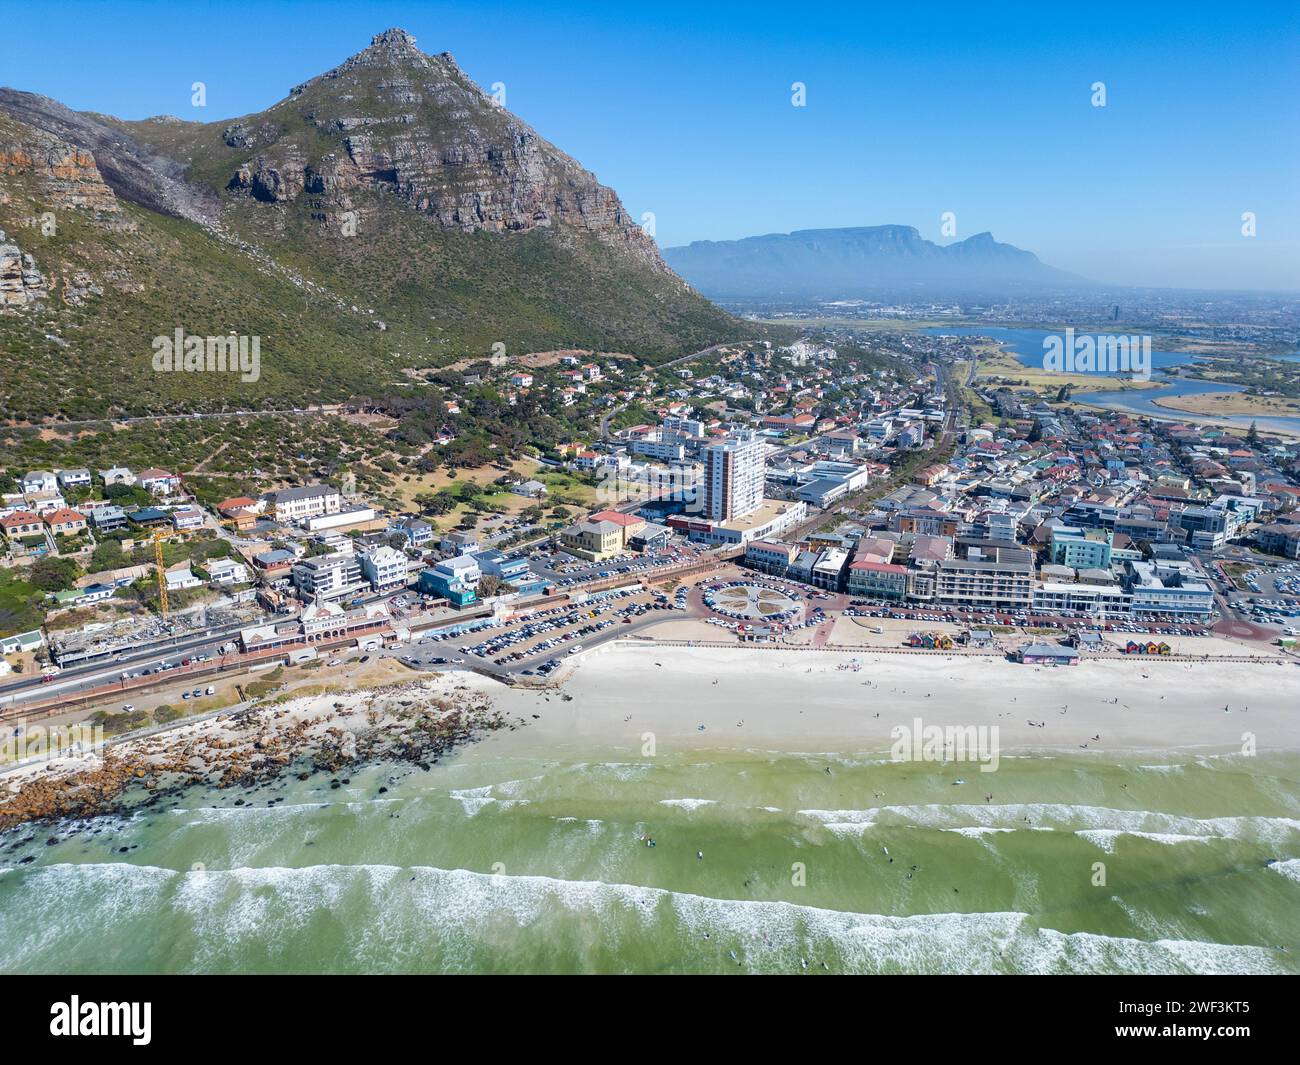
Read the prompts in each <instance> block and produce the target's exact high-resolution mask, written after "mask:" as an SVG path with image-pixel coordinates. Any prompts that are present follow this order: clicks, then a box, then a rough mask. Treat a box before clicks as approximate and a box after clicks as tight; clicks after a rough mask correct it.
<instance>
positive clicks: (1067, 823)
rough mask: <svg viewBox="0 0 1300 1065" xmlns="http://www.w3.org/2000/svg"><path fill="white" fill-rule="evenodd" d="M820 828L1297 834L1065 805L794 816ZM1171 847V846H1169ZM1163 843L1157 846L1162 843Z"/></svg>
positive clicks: (1286, 822) (1274, 826)
mask: <svg viewBox="0 0 1300 1065" xmlns="http://www.w3.org/2000/svg"><path fill="white" fill-rule="evenodd" d="M799 814H800V815H801V816H803V817H807V818H810V819H811V820H814V821H817V822H820V823H822V824H827V825H829V824H849V823H865V822H874V823H875V824H876V825H878V826H879V827H882V828H887V827H891V826H900V827H920V828H935V829H959V828H1011V829H1016V828H1031V827H1032V828H1039V829H1047V830H1050V831H1062V832H1075V833H1078V834H1079V835H1084V834H1085V832H1099V831H1100V832H1106V831H1109V832H1117V833H1127V834H1130V835H1137V834H1146V835H1149V836H1151V837H1153V838H1154V837H1155V836H1164V837H1174V836H1187V837H1189V838H1196V839H1215V838H1218V839H1245V840H1251V841H1257V842H1263V843H1272V844H1285V843H1287V842H1289V841H1292V840H1295V839H1296V838H1297V835H1298V834H1300V820H1296V819H1295V818H1290V817H1205V818H1198V817H1182V816H1179V815H1177V814H1165V813H1158V812H1155V811H1151V810H1120V809H1114V808H1111V807H1106V806H1082V805H1075V804H1071V803H1023V804H1007V805H991V804H977V803H969V804H966V803H957V804H951V805H948V804H939V803H935V804H920V805H916V806H881V807H874V808H870V809H864V810H815V809H812V810H800V811H799ZM1171 841H1172V840H1171ZM1162 842H1163V841H1162Z"/></svg>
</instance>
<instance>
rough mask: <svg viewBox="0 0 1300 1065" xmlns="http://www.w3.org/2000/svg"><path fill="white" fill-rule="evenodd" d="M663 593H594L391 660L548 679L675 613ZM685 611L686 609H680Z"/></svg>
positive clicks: (441, 637)
mask: <svg viewBox="0 0 1300 1065" xmlns="http://www.w3.org/2000/svg"><path fill="white" fill-rule="evenodd" d="M675 608H677V607H675V601H674V599H673V598H672V597H670V596H668V595H667V594H665V593H663V592H656V591H651V590H648V589H635V588H624V589H621V590H611V591H605V592H595V593H592V594H591V595H590V596H589V597H587V598H586V599H584V601H582V602H579V603H574V602H566V603H561V604H559V605H557V606H554V607H550V608H545V609H541V610H533V611H530V612H529V613H528V614H526V615H523V616H520V617H515V618H509V619H490V618H489V619H483V620H481V621H480V622H477V623H474V624H472V625H469V626H465V627H456V628H449V629H443V630H437V631H433V632H430V633H427V634H426V635H423V636H421V637H420V638H419V639H418V640H416V641H414V642H413V643H411V644H409V645H407V646H406V647H403V648H398V649H397V651H396V655H395V657H397V658H398V659H399V660H400V661H402V662H404V663H405V664H406V665H408V666H410V667H411V668H414V669H438V668H448V667H450V668H455V667H456V666H462V667H467V666H473V667H474V668H478V669H487V670H489V671H491V672H495V673H505V674H518V675H520V676H525V677H532V676H536V677H547V676H549V675H550V674H551V673H552V672H554V671H555V670H556V669H558V668H559V665H560V663H561V662H562V661H563V660H564V659H565V658H567V657H568V656H570V655H574V654H577V653H578V652H580V651H582V650H584V649H586V648H588V647H590V646H592V645H593V644H594V643H600V642H604V641H605V640H607V639H612V638H614V637H616V636H620V635H623V634H625V633H626V632H627V631H628V630H629V628H632V627H639V626H637V622H638V621H639V620H642V619H644V623H648V622H649V621H652V620H654V619H655V618H658V617H662V616H663V615H662V614H661V613H659V612H660V611H664V610H671V609H675ZM683 608H684V607H683Z"/></svg>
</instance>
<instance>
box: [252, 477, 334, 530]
mask: <svg viewBox="0 0 1300 1065" xmlns="http://www.w3.org/2000/svg"><path fill="white" fill-rule="evenodd" d="M262 498H263V499H264V500H265V501H266V505H267V509H268V510H270V512H271V515H272V517H274V518H275V520H276V521H280V522H301V521H305V520H306V519H307V518H316V517H320V516H321V515H323V514H337V513H338V512H339V510H340V509H342V506H343V496H342V495H341V494H340V493H339V490H338V489H337V488H335V487H333V486H332V485H328V484H305V485H301V486H300V487H298V488H281V489H279V490H278V491H275V492H267V493H266V495H264V496H263V497H262Z"/></svg>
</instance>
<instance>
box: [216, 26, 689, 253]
mask: <svg viewBox="0 0 1300 1065" xmlns="http://www.w3.org/2000/svg"><path fill="white" fill-rule="evenodd" d="M222 141H223V143H224V145H225V146H227V147H228V148H234V149H238V150H240V151H247V152H249V155H248V156H247V158H245V159H244V160H242V161H241V162H240V163H239V164H238V165H237V166H236V167H234V168H233V170H232V173H231V176H230V180H229V182H228V183H227V188H229V189H232V190H237V191H240V192H243V193H246V194H247V195H249V196H251V197H252V198H253V199H255V200H259V201H262V202H266V203H284V202H291V201H294V200H296V199H298V197H300V196H302V195H303V194H304V193H306V194H308V195H311V196H314V197H319V198H320V202H319V203H317V204H313V206H314V207H317V208H318V209H319V211H320V213H321V214H322V216H323V217H326V218H330V217H332V216H335V215H338V214H339V213H340V211H342V210H345V209H348V206H349V203H348V200H347V193H348V191H349V190H350V189H354V188H357V187H361V186H368V187H376V188H383V189H387V190H390V191H392V192H394V193H396V194H397V195H398V196H400V197H401V198H402V199H404V200H405V201H406V202H407V203H408V204H409V205H410V206H412V207H413V208H415V209H416V210H417V211H420V212H421V213H423V214H425V215H427V216H429V217H431V218H433V219H435V220H436V221H437V222H438V224H439V225H441V226H444V227H446V228H449V229H458V230H462V231H466V232H472V231H475V230H487V231H493V232H506V231H526V230H531V229H537V228H542V227H548V226H552V225H560V226H569V227H572V228H574V229H577V230H583V231H586V232H589V233H591V234H593V235H595V236H596V237H598V238H599V239H600V240H602V241H603V242H604V243H606V244H609V245H612V246H615V247H618V248H620V249H622V250H623V251H625V252H627V253H628V254H629V255H631V256H632V257H633V258H635V259H636V260H637V261H639V262H640V263H642V264H643V265H648V266H651V267H653V268H654V269H656V270H659V271H662V272H665V273H667V272H668V271H667V267H666V266H665V265H664V263H663V260H662V259H661V258H660V256H659V252H658V249H657V247H656V246H655V243H654V241H653V240H652V239H651V238H650V237H648V236H647V235H646V234H645V233H644V232H643V230H642V229H641V227H640V226H639V225H637V224H636V223H635V222H634V221H633V219H632V218H631V216H630V215H629V214H628V213H627V211H626V210H625V209H624V208H623V205H622V203H621V202H620V201H619V198H618V196H617V194H615V192H614V191H613V190H612V189H610V188H607V187H606V186H604V185H601V184H600V183H599V182H598V181H597V180H596V178H595V176H594V175H593V174H592V173H590V172H589V171H587V170H584V169H583V168H582V167H581V166H580V165H579V164H578V163H577V162H576V161H575V160H574V159H572V158H570V157H569V156H568V155H566V154H564V153H563V152H561V151H560V150H559V149H558V148H556V147H555V146H554V145H553V144H551V143H549V142H548V141H546V140H545V139H544V138H542V137H541V136H539V135H538V133H537V132H536V131H535V130H533V129H532V128H531V127H529V126H528V125H526V124H525V123H523V122H521V121H520V120H519V119H517V118H515V117H514V116H513V115H511V114H510V113H509V112H508V111H506V110H505V109H503V108H502V107H500V106H498V104H497V103H496V102H495V101H494V100H493V98H492V97H490V96H489V95H487V94H486V93H484V92H483V90H481V89H480V88H479V87H478V86H477V85H475V84H474V83H473V82H472V81H471V80H470V79H469V78H468V77H466V76H465V74H464V73H463V72H462V71H461V69H460V68H459V67H458V66H457V65H456V61H455V60H454V59H453V58H452V57H451V55H450V54H448V53H445V52H444V53H443V54H441V55H437V56H431V55H426V54H425V53H423V52H421V51H420V50H419V49H417V48H416V47H415V38H413V37H412V36H410V35H409V34H408V33H406V32H404V31H403V30H388V31H387V32H385V33H381V34H379V35H378V36H376V37H375V38H374V39H373V41H372V42H371V45H370V47H369V48H367V49H365V50H364V51H362V52H360V53H358V54H357V55H354V56H353V57H352V58H350V59H348V60H347V61H346V62H344V63H342V64H341V65H340V66H338V67H336V68H334V69H333V70H330V71H327V72H326V73H324V74H321V75H320V76H319V77H316V78H313V79H312V80H311V81H308V82H306V83H305V84H303V85H299V86H297V87H295V88H294V89H293V90H292V91H291V92H290V94H289V97H288V98H287V99H286V100H284V101H281V102H280V103H278V104H276V105H275V106H274V107H272V108H270V109H269V110H267V111H265V112H262V113H261V114H259V115H252V116H249V117H246V118H244V119H241V120H240V121H238V122H236V123H233V124H231V125H228V126H226V127H225V128H224V129H223V130H222Z"/></svg>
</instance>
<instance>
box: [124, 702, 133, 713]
mask: <svg viewBox="0 0 1300 1065" xmlns="http://www.w3.org/2000/svg"><path fill="white" fill-rule="evenodd" d="M134 709H135V703H123V704H122V713H124V714H129V713H130V712H131V711H132V710H134Z"/></svg>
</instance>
